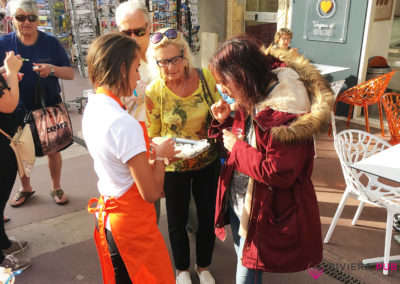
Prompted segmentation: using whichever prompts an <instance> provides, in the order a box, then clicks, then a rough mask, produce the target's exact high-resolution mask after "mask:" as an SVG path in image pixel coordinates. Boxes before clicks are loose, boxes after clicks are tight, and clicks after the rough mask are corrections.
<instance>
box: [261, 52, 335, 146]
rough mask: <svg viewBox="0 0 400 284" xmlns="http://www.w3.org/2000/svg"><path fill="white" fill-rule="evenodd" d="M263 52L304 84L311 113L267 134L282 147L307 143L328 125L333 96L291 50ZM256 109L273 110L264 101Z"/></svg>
mask: <svg viewBox="0 0 400 284" xmlns="http://www.w3.org/2000/svg"><path fill="white" fill-rule="evenodd" d="M265 52H266V53H267V54H271V55H272V56H274V57H276V58H278V59H280V60H281V61H283V62H284V63H285V64H287V66H288V67H290V68H292V69H294V70H295V71H296V72H297V73H298V75H299V79H300V80H301V81H302V82H303V83H304V86H305V88H306V90H307V93H308V96H309V100H310V101H311V110H310V111H309V112H306V113H304V114H302V115H299V116H298V117H297V118H296V119H294V120H293V121H292V122H290V123H289V124H287V125H280V126H276V127H272V128H271V134H272V136H273V138H275V139H278V140H279V141H281V142H283V143H295V142H297V141H304V140H309V139H310V137H312V136H313V135H314V134H316V133H318V132H319V131H320V130H321V128H322V126H323V125H324V124H325V123H327V122H328V119H329V112H330V111H331V109H332V105H333V93H332V90H331V88H330V85H329V83H328V82H327V81H326V80H325V79H324V78H323V77H322V76H321V74H320V73H319V71H318V70H317V69H316V68H315V67H314V66H313V65H312V64H311V63H310V62H309V60H308V59H306V58H305V57H304V56H303V55H300V54H298V53H297V52H295V51H294V50H289V51H286V50H282V49H278V48H268V49H266V50H265ZM260 107H261V108H263V107H264V108H267V107H268V108H273V107H271V105H270V104H269V103H268V99H266V100H265V101H263V102H261V103H259V104H258V105H257V108H259V109H260ZM276 110H279V109H276ZM279 111H284V110H279Z"/></svg>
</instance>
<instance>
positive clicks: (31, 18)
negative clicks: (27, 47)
mask: <svg viewBox="0 0 400 284" xmlns="http://www.w3.org/2000/svg"><path fill="white" fill-rule="evenodd" d="M15 19H16V20H17V21H18V22H21V23H23V22H25V21H26V19H28V21H29V22H31V23H33V22H36V21H37V19H38V16H36V15H16V16H15Z"/></svg>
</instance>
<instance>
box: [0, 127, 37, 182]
mask: <svg viewBox="0 0 400 284" xmlns="http://www.w3.org/2000/svg"><path fill="white" fill-rule="evenodd" d="M0 132H1V133H2V134H3V135H5V136H6V137H7V138H8V139H9V140H10V147H11V149H13V151H14V153H15V157H16V159H17V165H18V174H19V176H20V177H24V176H26V177H30V175H31V172H32V169H33V166H34V164H35V145H34V143H33V138H32V132H31V128H30V126H29V125H25V126H24V127H18V130H17V132H16V133H15V135H14V137H12V138H11V136H10V135H8V134H7V133H6V132H5V131H3V130H2V129H0Z"/></svg>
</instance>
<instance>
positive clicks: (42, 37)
mask: <svg viewBox="0 0 400 284" xmlns="http://www.w3.org/2000/svg"><path fill="white" fill-rule="evenodd" d="M38 32H39V35H38V39H37V41H36V43H35V44H33V45H30V46H26V45H24V44H22V43H21V41H20V40H19V39H18V37H17V35H16V34H15V32H12V33H9V34H6V35H4V36H1V37H0V65H3V62H4V58H5V55H6V54H5V53H6V51H11V50H13V51H14V52H15V54H19V55H21V57H22V58H27V59H29V61H24V62H23V64H22V68H21V70H20V72H21V73H24V76H23V78H22V80H21V81H20V83H19V88H20V101H19V104H18V106H19V107H23V108H25V109H26V110H33V109H35V108H37V107H38V106H37V105H36V106H35V104H34V97H35V87H36V85H37V82H38V79H39V75H38V74H37V73H36V72H34V71H33V63H49V64H52V65H56V66H71V64H70V62H69V59H68V55H67V53H66V52H65V50H64V48H63V46H62V45H61V44H60V42H59V41H58V40H57V39H56V38H55V37H53V36H51V35H48V34H46V33H44V32H41V31H38ZM40 86H41V88H42V89H43V90H45V102H46V105H54V104H57V103H59V102H61V97H60V85H59V83H58V79H57V78H56V77H53V76H49V77H47V78H40Z"/></svg>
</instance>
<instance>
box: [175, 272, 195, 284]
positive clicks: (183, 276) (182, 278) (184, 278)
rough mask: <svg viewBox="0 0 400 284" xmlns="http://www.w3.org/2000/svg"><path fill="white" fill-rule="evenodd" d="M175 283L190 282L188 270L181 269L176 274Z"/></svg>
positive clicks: (183, 283)
mask: <svg viewBox="0 0 400 284" xmlns="http://www.w3.org/2000/svg"><path fill="white" fill-rule="evenodd" d="M176 284H192V279H190V273H189V271H181V272H180V273H179V274H177V276H176Z"/></svg>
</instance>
